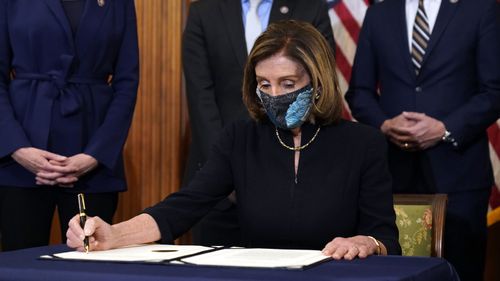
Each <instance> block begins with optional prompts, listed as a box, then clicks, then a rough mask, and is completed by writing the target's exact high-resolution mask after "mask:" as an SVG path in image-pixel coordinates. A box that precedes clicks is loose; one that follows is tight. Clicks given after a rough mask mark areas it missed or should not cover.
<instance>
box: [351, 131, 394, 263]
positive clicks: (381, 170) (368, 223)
mask: <svg viewBox="0 0 500 281" xmlns="http://www.w3.org/2000/svg"><path fill="white" fill-rule="evenodd" d="M372 136H373V137H371V139H366V143H367V149H366V151H365V153H364V155H365V160H364V163H363V166H362V175H361V177H362V178H361V187H360V194H359V201H358V202H359V222H358V233H359V234H361V235H371V236H373V237H375V238H376V239H378V240H380V241H382V243H384V245H385V246H386V248H387V253H388V254H390V255H400V254H401V247H400V245H399V242H398V229H397V226H396V223H395V221H396V215H395V213H394V206H393V198H392V180H391V175H390V172H389V168H388V164H387V143H386V141H385V138H384V137H383V135H382V134H381V133H379V132H374V134H373V135H372Z"/></svg>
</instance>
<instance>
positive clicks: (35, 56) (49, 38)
mask: <svg viewBox="0 0 500 281" xmlns="http://www.w3.org/2000/svg"><path fill="white" fill-rule="evenodd" d="M110 77H112V78H110ZM110 80H111V82H110ZM138 80H139V61H138V46H137V27H136V16H135V7H134V1H133V0H121V1H112V0H108V1H105V4H104V6H102V7H100V6H99V5H98V3H97V1H86V4H85V8H84V11H83V14H82V19H81V22H80V25H79V28H78V31H77V33H76V34H72V31H71V27H70V24H69V21H68V19H67V17H66V14H65V12H64V10H63V8H62V5H61V1H60V0H37V1H32V0H0V112H1V114H0V185H7V186H19V187H32V186H35V177H34V175H33V174H32V173H30V172H29V171H27V170H26V169H24V168H23V167H22V166H20V165H19V164H17V163H16V162H15V161H13V160H12V158H11V157H10V155H11V154H12V153H13V152H14V151H16V150H17V149H19V148H21V147H36V148H41V149H45V150H48V151H51V152H54V153H58V154H62V155H65V156H72V155H75V154H78V153H82V152H83V153H86V154H89V155H91V156H93V157H94V158H96V159H97V161H98V162H99V166H98V168H97V169H95V170H93V171H92V172H90V173H89V174H87V175H85V176H84V177H82V179H80V180H79V182H78V183H77V184H76V186H75V188H74V189H72V190H74V191H78V190H85V191H86V192H106V191H121V190H125V189H126V183H125V180H124V171H123V161H122V149H123V145H124V143H125V140H126V137H127V134H128V130H129V127H130V123H131V120H132V115H133V110H134V106H135V101H136V96H137V87H138Z"/></svg>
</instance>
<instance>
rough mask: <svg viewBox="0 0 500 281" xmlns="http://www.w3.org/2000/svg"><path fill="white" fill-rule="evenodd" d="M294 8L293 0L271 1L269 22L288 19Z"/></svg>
mask: <svg viewBox="0 0 500 281" xmlns="http://www.w3.org/2000/svg"><path fill="white" fill-rule="evenodd" d="M294 8H295V1H290V0H275V1H273V6H272V7H271V15H269V23H272V22H277V21H280V20H287V19H290V17H291V16H292V13H293V9H294ZM285 11H286V12H285Z"/></svg>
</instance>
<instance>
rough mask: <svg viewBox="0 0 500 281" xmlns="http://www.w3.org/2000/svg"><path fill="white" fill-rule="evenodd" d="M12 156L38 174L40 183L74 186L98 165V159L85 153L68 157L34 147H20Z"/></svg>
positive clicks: (37, 178)
mask: <svg viewBox="0 0 500 281" xmlns="http://www.w3.org/2000/svg"><path fill="white" fill-rule="evenodd" d="M12 158H13V159H14V160H15V161H16V162H18V163H19V164H20V165H21V166H23V167H24V168H26V169H27V170H29V171H30V172H32V173H33V174H35V175H36V176H35V180H36V184H38V185H59V186H62V187H72V186H73V184H74V183H75V182H77V181H78V178H79V177H81V176H82V175H84V174H85V173H88V172H89V171H91V170H92V169H94V168H95V167H96V166H97V160H96V159H95V158H93V157H92V156H90V155H87V154H84V153H80V154H76V155H74V156H71V157H66V156H62V155H58V154H55V153H51V152H48V151H45V150H42V149H38V148H34V147H25V148H20V149H18V150H16V151H15V152H14V153H13V154H12Z"/></svg>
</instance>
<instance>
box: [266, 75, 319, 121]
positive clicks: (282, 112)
mask: <svg viewBox="0 0 500 281" xmlns="http://www.w3.org/2000/svg"><path fill="white" fill-rule="evenodd" d="M256 92H257V95H258V96H259V98H260V101H261V102H262V105H263V106H264V109H265V110H266V113H267V116H268V117H269V119H270V120H271V122H273V123H274V125H275V126H276V127H278V128H281V129H285V130H286V129H293V128H297V127H300V126H301V125H302V123H304V121H306V119H307V117H308V116H309V111H310V110H311V105H312V92H313V87H312V86H311V85H310V84H309V85H307V86H305V87H304V88H302V89H298V90H297V91H294V92H291V93H288V94H284V95H280V96H271V95H268V94H266V93H264V92H262V91H261V90H259V88H257V89H256Z"/></svg>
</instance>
